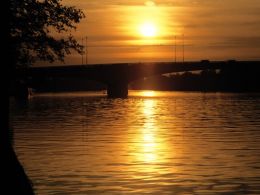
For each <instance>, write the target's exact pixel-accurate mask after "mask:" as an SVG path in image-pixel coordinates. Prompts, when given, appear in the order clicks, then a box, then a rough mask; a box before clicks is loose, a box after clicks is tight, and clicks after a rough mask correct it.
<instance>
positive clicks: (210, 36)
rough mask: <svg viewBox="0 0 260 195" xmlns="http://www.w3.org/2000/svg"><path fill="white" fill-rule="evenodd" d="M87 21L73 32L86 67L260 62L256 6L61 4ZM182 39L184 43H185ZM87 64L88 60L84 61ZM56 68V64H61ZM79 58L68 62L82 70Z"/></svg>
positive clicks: (116, 0)
mask: <svg viewBox="0 0 260 195" xmlns="http://www.w3.org/2000/svg"><path fill="white" fill-rule="evenodd" d="M63 4H65V5H71V6H75V7H77V8H80V9H82V10H83V11H84V13H85V15H86V18H85V19H84V20H82V22H81V23H80V24H79V25H78V28H77V31H76V32H72V33H73V34H74V35H75V36H76V38H77V40H79V41H80V42H82V38H83V37H84V40H83V43H84V45H85V44H86V41H85V37H86V36H87V37H88V39H87V46H88V47H87V48H88V55H87V59H88V63H89V64H93V63H113V62H145V61H174V60H175V46H174V45H175V36H176V45H177V47H176V58H177V61H182V59H183V41H184V45H185V46H184V48H185V49H184V53H185V60H186V61H190V60H201V59H209V60H227V59H237V60H257V59H258V60H259V59H260V11H259V10H260V1H259V0H226V1H224V0H157V1H140V0H138V1H137V0H124V1H122V0H91V1H84V0H63ZM183 35H184V39H183ZM83 60H84V63H86V56H85V55H84V57H83ZM59 63H60V62H55V64H59ZM81 63H82V56H80V55H79V54H72V55H70V56H68V57H66V64H81Z"/></svg>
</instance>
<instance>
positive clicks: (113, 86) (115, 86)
mask: <svg viewBox="0 0 260 195" xmlns="http://www.w3.org/2000/svg"><path fill="white" fill-rule="evenodd" d="M107 96H108V97H109V98H127V96H128V82H122V81H121V82H120V81H118V82H112V83H108V84H107Z"/></svg>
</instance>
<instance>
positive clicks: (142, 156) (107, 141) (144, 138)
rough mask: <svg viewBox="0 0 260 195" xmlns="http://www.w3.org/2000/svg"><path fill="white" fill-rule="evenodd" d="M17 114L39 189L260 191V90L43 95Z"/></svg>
mask: <svg viewBox="0 0 260 195" xmlns="http://www.w3.org/2000/svg"><path fill="white" fill-rule="evenodd" d="M11 118H12V123H13V127H14V145H15V149H16V152H17V155H18V158H19V160H20V161H21V163H22V164H23V166H24V168H25V169H26V172H27V174H28V175H29V177H30V179H31V180H32V182H33V185H34V189H35V191H36V193H37V194H215V193H216V194H260V144H259V143H260V94H222V93H187V92H183V93H182V92H157V93H156V92H145V91H131V92H130V96H129V98H128V99H107V98H106V97H105V95H104V94H102V93H68V94H42V95H36V96H34V97H33V98H31V99H30V100H29V101H28V102H27V104H23V105H21V104H18V103H17V102H12V107H11Z"/></svg>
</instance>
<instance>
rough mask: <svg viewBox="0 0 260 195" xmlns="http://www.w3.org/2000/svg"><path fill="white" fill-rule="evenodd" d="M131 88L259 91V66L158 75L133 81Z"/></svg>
mask: <svg viewBox="0 0 260 195" xmlns="http://www.w3.org/2000/svg"><path fill="white" fill-rule="evenodd" d="M131 89H149V90H175V91H230V92H260V66H259V67H254V68H236V69H231V68H227V69H222V70H203V71H200V72H199V73H198V72H196V73H192V72H184V73H176V74H172V75H168V76H161V75H159V76H154V77H150V78H147V79H141V80H138V81H135V82H133V83H132V84H131Z"/></svg>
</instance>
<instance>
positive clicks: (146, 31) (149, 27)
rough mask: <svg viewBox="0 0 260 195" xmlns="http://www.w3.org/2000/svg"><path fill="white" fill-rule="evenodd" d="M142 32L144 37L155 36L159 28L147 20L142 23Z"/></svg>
mask: <svg viewBox="0 0 260 195" xmlns="http://www.w3.org/2000/svg"><path fill="white" fill-rule="evenodd" d="M140 33H141V35H142V36H144V37H155V36H156V34H157V28H156V26H155V24H154V23H152V22H146V23H143V24H142V25H140Z"/></svg>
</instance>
